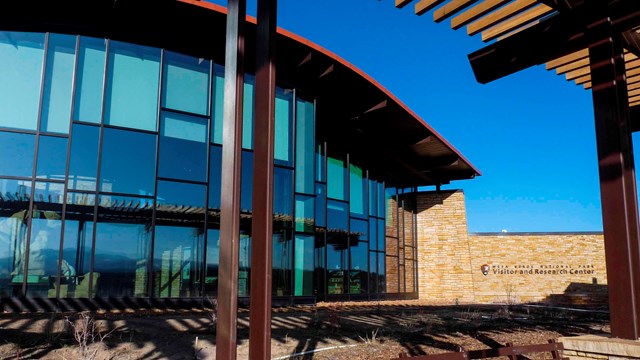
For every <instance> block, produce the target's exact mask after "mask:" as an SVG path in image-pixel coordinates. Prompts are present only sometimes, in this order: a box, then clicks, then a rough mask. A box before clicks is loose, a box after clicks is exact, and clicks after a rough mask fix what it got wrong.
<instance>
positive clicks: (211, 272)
mask: <svg viewBox="0 0 640 360" xmlns="http://www.w3.org/2000/svg"><path fill="white" fill-rule="evenodd" d="M219 265H220V230H219V229H209V230H207V264H206V268H205V276H204V292H205V295H213V294H217V293H218V266H219Z"/></svg>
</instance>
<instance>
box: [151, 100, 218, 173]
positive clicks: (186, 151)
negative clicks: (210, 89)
mask: <svg viewBox="0 0 640 360" xmlns="http://www.w3.org/2000/svg"><path fill="white" fill-rule="evenodd" d="M160 121H161V122H160V126H161V128H160V161H159V164H158V167H159V169H158V175H159V176H161V177H167V178H173V179H181V180H191V181H201V182H204V181H206V180H207V136H208V134H207V122H208V120H207V119H203V118H198V117H195V116H189V115H183V114H177V113H172V112H169V111H163V112H162V117H161V120H160Z"/></svg>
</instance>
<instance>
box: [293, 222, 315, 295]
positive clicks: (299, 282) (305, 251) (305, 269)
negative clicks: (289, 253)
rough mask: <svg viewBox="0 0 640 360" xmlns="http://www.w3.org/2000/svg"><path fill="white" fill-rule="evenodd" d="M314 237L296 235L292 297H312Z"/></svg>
mask: <svg viewBox="0 0 640 360" xmlns="http://www.w3.org/2000/svg"><path fill="white" fill-rule="evenodd" d="M314 243H315V236H313V235H300V234H299V235H296V247H295V248H296V253H295V255H294V263H295V286H294V290H295V291H294V295H296V296H300V295H305V296H309V295H313V273H314V268H315V267H314V247H315V245H314Z"/></svg>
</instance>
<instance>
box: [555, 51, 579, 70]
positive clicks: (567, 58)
mask: <svg viewBox="0 0 640 360" xmlns="http://www.w3.org/2000/svg"><path fill="white" fill-rule="evenodd" d="M585 58H586V59H587V61H588V60H589V59H588V58H589V49H583V50H580V51H576V52H574V53H572V54H569V55H566V56H563V57H559V58H557V59H555V60H551V61H549V62H547V65H546V68H547V70H553V69H555V68H557V67H560V66H562V65H566V64H568V63H571V62H574V61H578V60H582V59H585Z"/></svg>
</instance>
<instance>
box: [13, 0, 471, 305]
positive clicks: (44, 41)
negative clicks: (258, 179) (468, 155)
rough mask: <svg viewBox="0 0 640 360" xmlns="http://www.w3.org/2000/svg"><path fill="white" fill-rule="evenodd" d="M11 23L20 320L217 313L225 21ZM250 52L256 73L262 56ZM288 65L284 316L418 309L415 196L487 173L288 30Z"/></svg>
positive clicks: (281, 233) (157, 18)
mask: <svg viewBox="0 0 640 360" xmlns="http://www.w3.org/2000/svg"><path fill="white" fill-rule="evenodd" d="M8 6H9V5H0V8H3V9H2V11H0V13H2V14H3V15H1V16H0V64H1V65H2V66H0V301H2V304H3V307H4V308H7V309H17V308H27V309H38V308H46V307H59V308H78V307H85V306H100V307H110V306H116V307H117V306H145V305H147V304H149V303H153V304H166V303H170V304H173V305H176V304H192V303H194V302H196V303H201V302H202V301H203V300H206V298H209V297H214V296H215V294H216V289H217V275H218V274H217V265H218V256H219V254H218V249H219V244H220V242H221V241H224V239H220V235H219V214H220V210H219V209H220V193H221V187H220V178H221V173H222V172H223V171H225V169H222V168H221V150H222V147H221V143H222V138H223V133H222V104H223V92H222V84H223V66H222V65H221V64H223V63H224V39H225V36H224V24H225V9H223V8H220V7H218V6H215V5H212V4H210V3H206V2H199V1H187V0H185V1H160V2H157V3H154V4H153V7H154V8H153V12H149V9H148V8H146V7H145V5H144V4H140V2H136V1H126V0H119V1H117V2H114V1H102V0H101V1H90V2H80V1H51V2H47V3H43V4H38V5H37V6H34V5H33V4H27V3H15V4H14V3H12V4H11V11H9V8H8ZM4 7H7V8H6V9H5V8H4ZM16 7H17V8H16ZM20 8H22V9H20ZM80 15H82V16H80ZM143 17H144V18H145V21H144V22H142V21H140V19H141V18H143ZM248 26H249V31H248V33H249V34H252V33H253V32H254V29H255V25H254V24H253V21H251V20H250V21H249V24H248ZM246 41H247V46H246V48H247V49H248V52H249V54H248V55H249V56H248V58H252V56H251V52H252V50H251V49H254V48H255V38H254V37H253V36H252V35H250V36H249V37H248V38H247V39H246ZM278 54H279V55H278V56H279V58H278V72H277V74H278V79H277V80H278V81H277V83H278V88H277V98H276V131H275V155H274V162H275V169H274V178H275V180H274V182H275V184H274V190H275V198H274V206H273V213H274V234H273V299H274V300H273V301H274V303H275V304H278V303H279V304H288V303H308V302H314V301H318V300H358V299H360V300H365V299H388V298H417V296H418V264H417V259H418V256H417V250H416V246H417V225H416V211H415V209H416V198H415V196H416V195H415V194H416V193H415V190H416V189H417V187H418V186H428V185H431V186H437V187H439V186H440V185H442V184H447V183H449V182H450V181H451V180H459V179H469V178H473V177H474V176H476V175H479V172H478V171H477V170H476V169H475V168H474V167H473V166H472V165H471V164H470V163H469V162H468V161H467V160H466V159H465V158H464V157H463V156H462V155H461V154H460V153H459V152H458V151H457V150H456V149H455V148H453V146H451V145H450V144H449V143H448V142H447V141H446V140H445V139H443V138H442V136H440V135H439V134H438V133H437V132H436V131H435V130H434V129H433V128H431V127H430V126H429V125H428V124H426V123H425V122H424V121H423V120H422V119H420V118H419V117H418V116H417V115H416V114H415V113H413V112H412V111H411V110H409V109H408V108H407V107H406V106H405V105H404V104H402V103H401V102H400V101H399V100H398V99H397V98H396V97H394V96H393V95H392V94H390V93H389V92H388V91H387V90H385V89H384V88H383V87H382V86H381V85H380V84H378V83H377V82H375V81H374V80H373V79H371V78H370V77H369V76H367V75H366V74H364V73H363V72H361V71H360V70H358V69H357V68H355V67H354V66H353V65H351V64H349V63H347V62H346V61H345V60H343V59H341V58H340V57H338V56H337V55H335V54H333V53H331V52H329V51H327V50H325V49H323V48H321V47H319V46H317V45H315V44H313V43H311V42H309V41H307V40H305V39H302V38H300V37H298V36H296V35H294V34H292V33H289V32H287V31H284V30H280V31H279V37H278ZM253 68H254V65H253V64H250V63H248V64H246V71H247V74H251V73H254V69H253ZM253 83H254V81H253V78H252V77H251V76H250V75H247V77H246V82H245V85H244V90H245V96H244V128H243V134H242V145H243V154H242V196H241V202H242V214H241V234H242V238H241V243H240V261H239V262H240V269H239V284H238V285H239V286H238V287H239V295H240V297H241V298H242V299H244V300H246V297H247V296H248V295H249V294H250V288H249V277H250V276H251V268H250V266H249V258H250V252H251V221H250V220H251V210H252V205H251V186H252V177H253V176H260V175H259V174H252V166H251V165H252V158H253V152H252V151H253V150H252V144H253V139H254V138H255V137H258V136H260V134H255V133H254V132H253V128H252V121H253V106H252V105H253V102H252V100H253V97H252V96H253Z"/></svg>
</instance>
